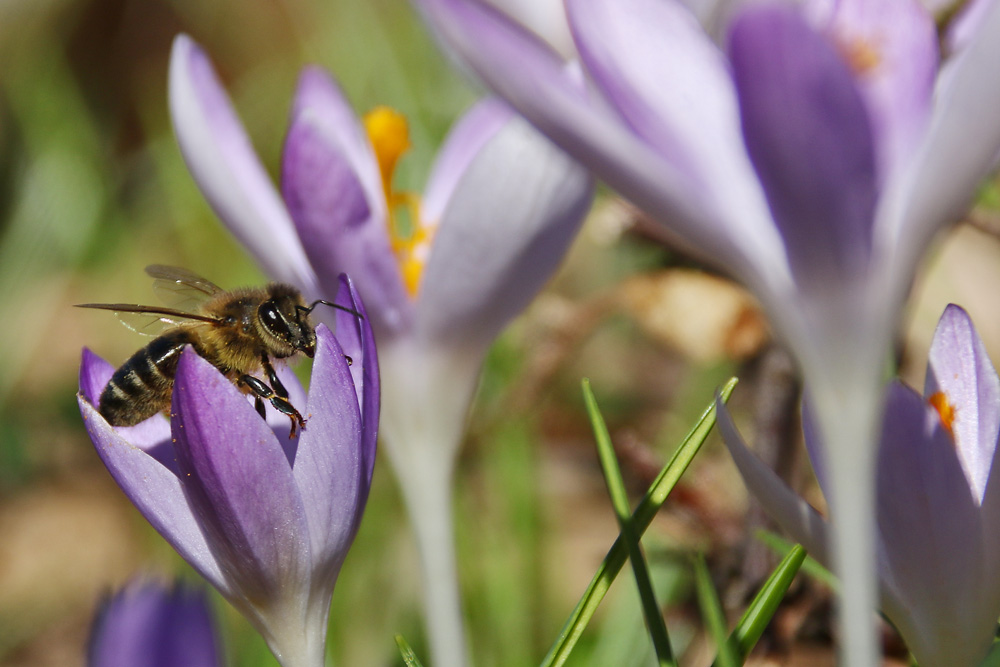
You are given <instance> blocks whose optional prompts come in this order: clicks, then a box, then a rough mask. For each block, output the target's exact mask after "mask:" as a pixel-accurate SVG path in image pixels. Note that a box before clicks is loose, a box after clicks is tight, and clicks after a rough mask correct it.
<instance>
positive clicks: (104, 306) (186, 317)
mask: <svg viewBox="0 0 1000 667" xmlns="http://www.w3.org/2000/svg"><path fill="white" fill-rule="evenodd" d="M77 308H97V309H99V310H111V311H114V313H115V315H117V316H118V319H119V320H120V321H121V323H122V324H124V325H125V326H127V327H128V328H129V329H131V330H132V331H134V332H136V333H139V334H142V335H144V336H158V335H160V334H161V333H163V332H164V331H166V330H167V329H170V328H172V327H176V326H178V325H180V324H182V323H184V322H191V321H197V322H211V323H213V324H215V323H217V322H218V320H217V319H216V318H214V317H208V316H206V315H198V314H196V313H186V312H184V311H182V310H175V309H173V308H160V307H158V306H140V305H138V304H133V303H81V304H77Z"/></svg>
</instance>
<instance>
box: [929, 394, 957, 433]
mask: <svg viewBox="0 0 1000 667" xmlns="http://www.w3.org/2000/svg"><path fill="white" fill-rule="evenodd" d="M927 402H928V403H930V404H931V407H933V408H934V409H935V410H937V413H938V416H939V417H940V418H941V425H942V426H944V428H945V429H946V430H947V431H948V433H952V434H954V431H953V430H952V425H953V424H954V423H955V406H954V405H952V404H951V403H950V402H948V397H947V396H946V395H945V393H944V392H943V391H936V392H934V393H933V394H931V397H930V398H928V399H927Z"/></svg>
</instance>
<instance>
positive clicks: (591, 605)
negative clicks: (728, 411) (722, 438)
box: [542, 378, 737, 667]
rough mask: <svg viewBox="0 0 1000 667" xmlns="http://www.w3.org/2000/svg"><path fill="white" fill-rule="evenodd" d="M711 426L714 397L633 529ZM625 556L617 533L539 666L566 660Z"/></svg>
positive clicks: (643, 523)
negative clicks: (616, 537)
mask: <svg viewBox="0 0 1000 667" xmlns="http://www.w3.org/2000/svg"><path fill="white" fill-rule="evenodd" d="M736 382H737V381H736V378H732V379H730V380H729V382H727V383H726V384H725V385H724V386H723V387H722V389H721V390H720V392H719V393H720V394H721V396H722V400H724V401H727V400H729V396H730V395H731V394H732V393H733V389H734V388H735V387H736ZM713 426H715V401H714V400H713V401H712V402H711V403H710V404H709V406H708V407H707V408H706V409H705V411H704V413H702V416H701V418H700V419H699V420H698V422H697V423H696V424H695V426H694V428H693V429H691V432H690V433H688V435H687V437H686V438H684V441H683V442H682V443H681V445H680V447H678V448H677V451H676V452H674V455H673V456H672V457H671V459H670V462H669V463H667V465H666V466H664V468H663V470H661V471H660V474H659V475H657V477H656V479H655V480H654V481H653V484H652V486H650V487H649V490H648V491H647V492H646V495H645V496H644V497H643V499H642V501H641V502H640V503H639V506H638V507H636V510H635V512H633V513H632V522H633V525H634V526H635V530H636V532H637V533H639V534H640V535H641V534H642V533H643V532H644V531H645V530H646V528H647V527H649V524H650V522H651V521H652V520H653V517H654V516H655V515H656V512H657V511H659V509H660V507H661V506H662V505H663V503H664V501H665V500H666V499H667V496H668V495H669V494H670V492H671V491H672V490H673V488H674V486H675V485H676V484H677V481H678V480H679V479H680V477H681V475H683V474H684V471H685V470H687V467H688V466H689V465H690V464H691V461H692V460H694V456H695V454H697V453H698V450H699V449H700V448H701V445H702V443H704V442H705V438H707V437H708V434H709V432H711V430H712V427H713ZM627 557H628V549H627V548H626V546H625V544H624V542H623V540H622V539H621V537H619V538H618V539H617V540H615V543H614V545H613V546H612V547H611V549H610V550H609V551H608V553H607V555H606V556H605V557H604V561H603V562H602V563H601V565H600V567H599V568H598V569H597V573H596V574H595V575H594V578H593V579H591V581H590V585H589V586H587V590H586V591H584V593H583V597H582V598H580V602H578V603H577V605H576V608H575V609H574V610H573V613H572V614H570V617H569V618H568V619H567V620H566V623H565V624H564V625H563V628H562V630H561V631H560V632H559V636H558V637H556V641H555V643H554V644H553V645H552V648H551V649H549V653H548V655H546V656H545V659H544V660H543V661H542V667H559V666H561V665H564V664H565V663H566V660H567V659H568V658H569V655H570V653H571V652H572V651H573V647H574V646H576V643H577V642H578V641H579V640H580V636H581V635H582V634H583V630H584V628H585V627H586V626H587V623H588V622H589V621H590V618H591V617H592V616H593V615H594V612H595V611H596V610H597V607H598V605H600V604H601V600H603V599H604V596H605V595H606V594H607V592H608V588H609V587H610V586H611V582H612V581H614V579H615V577H616V576H618V572H619V571H621V569H622V566H624V565H625V560H626V558H627Z"/></svg>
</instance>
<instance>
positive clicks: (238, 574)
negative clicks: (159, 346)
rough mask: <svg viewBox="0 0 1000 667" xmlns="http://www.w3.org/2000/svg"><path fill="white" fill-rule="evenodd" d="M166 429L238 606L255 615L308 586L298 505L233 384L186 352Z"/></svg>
mask: <svg viewBox="0 0 1000 667" xmlns="http://www.w3.org/2000/svg"><path fill="white" fill-rule="evenodd" d="M173 413H174V414H175V417H174V418H173V421H172V422H171V427H172V430H173V435H174V439H175V440H176V445H175V446H176V450H177V459H178V463H179V465H180V467H181V470H182V471H183V473H184V475H183V480H184V487H185V490H186V492H187V498H188V502H190V504H191V506H192V508H193V510H194V513H195V515H196V516H197V517H198V520H199V523H200V524H201V526H202V529H203V530H204V532H205V535H206V537H207V538H208V543H209V546H210V548H211V549H212V552H213V553H214V554H215V555H216V558H218V560H219V562H220V564H222V567H223V569H224V570H225V572H226V577H227V579H229V581H230V582H231V585H230V589H231V590H234V591H235V592H236V594H237V595H238V596H239V598H241V599H243V600H246V601H247V603H248V604H250V605H251V606H253V607H255V608H258V609H267V608H268V606H269V605H270V604H271V603H274V602H275V601H276V600H282V601H284V600H287V599H289V598H292V599H294V598H295V592H296V591H301V590H303V589H307V588H308V585H309V576H310V575H309V567H310V544H309V529H308V526H307V524H306V515H305V509H304V508H303V506H302V498H301V497H300V495H299V492H298V489H297V487H296V486H295V480H294V479H293V477H292V470H291V467H290V466H289V464H288V459H287V458H286V457H285V452H284V450H283V449H282V447H281V445H280V444H279V443H278V440H277V438H276V437H275V434H274V432H273V431H272V430H271V429H270V427H269V426H268V425H267V422H265V421H264V420H262V419H261V418H260V416H259V415H258V414H257V412H256V411H255V410H254V409H253V406H251V405H250V404H249V403H248V402H247V401H246V399H245V398H244V397H243V395H242V394H240V392H239V391H238V390H237V389H236V387H235V386H234V385H233V383H232V382H230V381H229V380H227V379H226V378H225V377H224V376H223V375H222V374H221V373H219V371H218V370H217V369H216V368H215V367H214V366H212V365H211V364H210V363H208V362H207V361H205V360H204V359H202V358H201V357H199V356H198V355H197V354H195V353H194V352H193V351H191V350H186V351H184V352H183V353H182V354H181V359H180V361H179V362H178V366H177V380H176V384H175V387H174V397H173Z"/></svg>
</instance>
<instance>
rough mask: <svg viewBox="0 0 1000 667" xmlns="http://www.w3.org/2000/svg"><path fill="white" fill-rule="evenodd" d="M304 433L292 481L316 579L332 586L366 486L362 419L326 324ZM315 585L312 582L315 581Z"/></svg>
mask: <svg viewBox="0 0 1000 667" xmlns="http://www.w3.org/2000/svg"><path fill="white" fill-rule="evenodd" d="M305 416H306V418H307V419H308V423H307V424H306V430H305V432H304V433H303V434H302V438H301V441H300V444H299V449H298V453H297V454H296V457H295V467H294V469H293V472H292V474H293V477H294V478H295V483H296V485H297V486H298V488H299V492H300V493H301V495H302V502H303V506H304V508H305V512H306V521H307V522H308V524H309V538H310V540H311V541H312V554H313V561H314V564H315V567H316V568H317V569H318V571H315V570H314V574H315V576H316V577H318V578H319V579H320V580H322V579H326V580H328V582H329V589H330V590H331V591H332V590H333V582H334V581H335V580H336V575H337V572H338V571H339V569H340V564H341V563H342V562H343V558H344V556H345V555H347V548H348V547H349V546H350V543H351V541H352V540H353V539H354V534H355V532H356V530H357V523H356V519H357V518H358V516H359V514H358V513H356V511H355V508H356V507H357V505H358V503H359V501H360V499H361V497H362V493H363V492H362V489H363V487H364V486H367V483H368V480H367V479H365V471H364V469H363V468H364V463H365V462H364V461H363V460H362V458H361V455H362V448H361V438H362V432H361V414H360V409H359V406H358V397H357V395H356V394H355V393H354V383H353V381H352V379H351V371H350V368H349V367H348V365H347V359H346V358H345V357H344V352H343V350H342V349H341V347H340V344H339V343H338V342H337V340H336V339H335V338H334V337H333V334H332V333H330V330H329V329H328V328H327V327H326V325H323V324H321V325H319V327H317V329H316V358H315V361H314V362H313V371H312V379H311V380H310V383H309V403H308V406H307V409H306V414H305ZM314 580H315V579H314Z"/></svg>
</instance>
